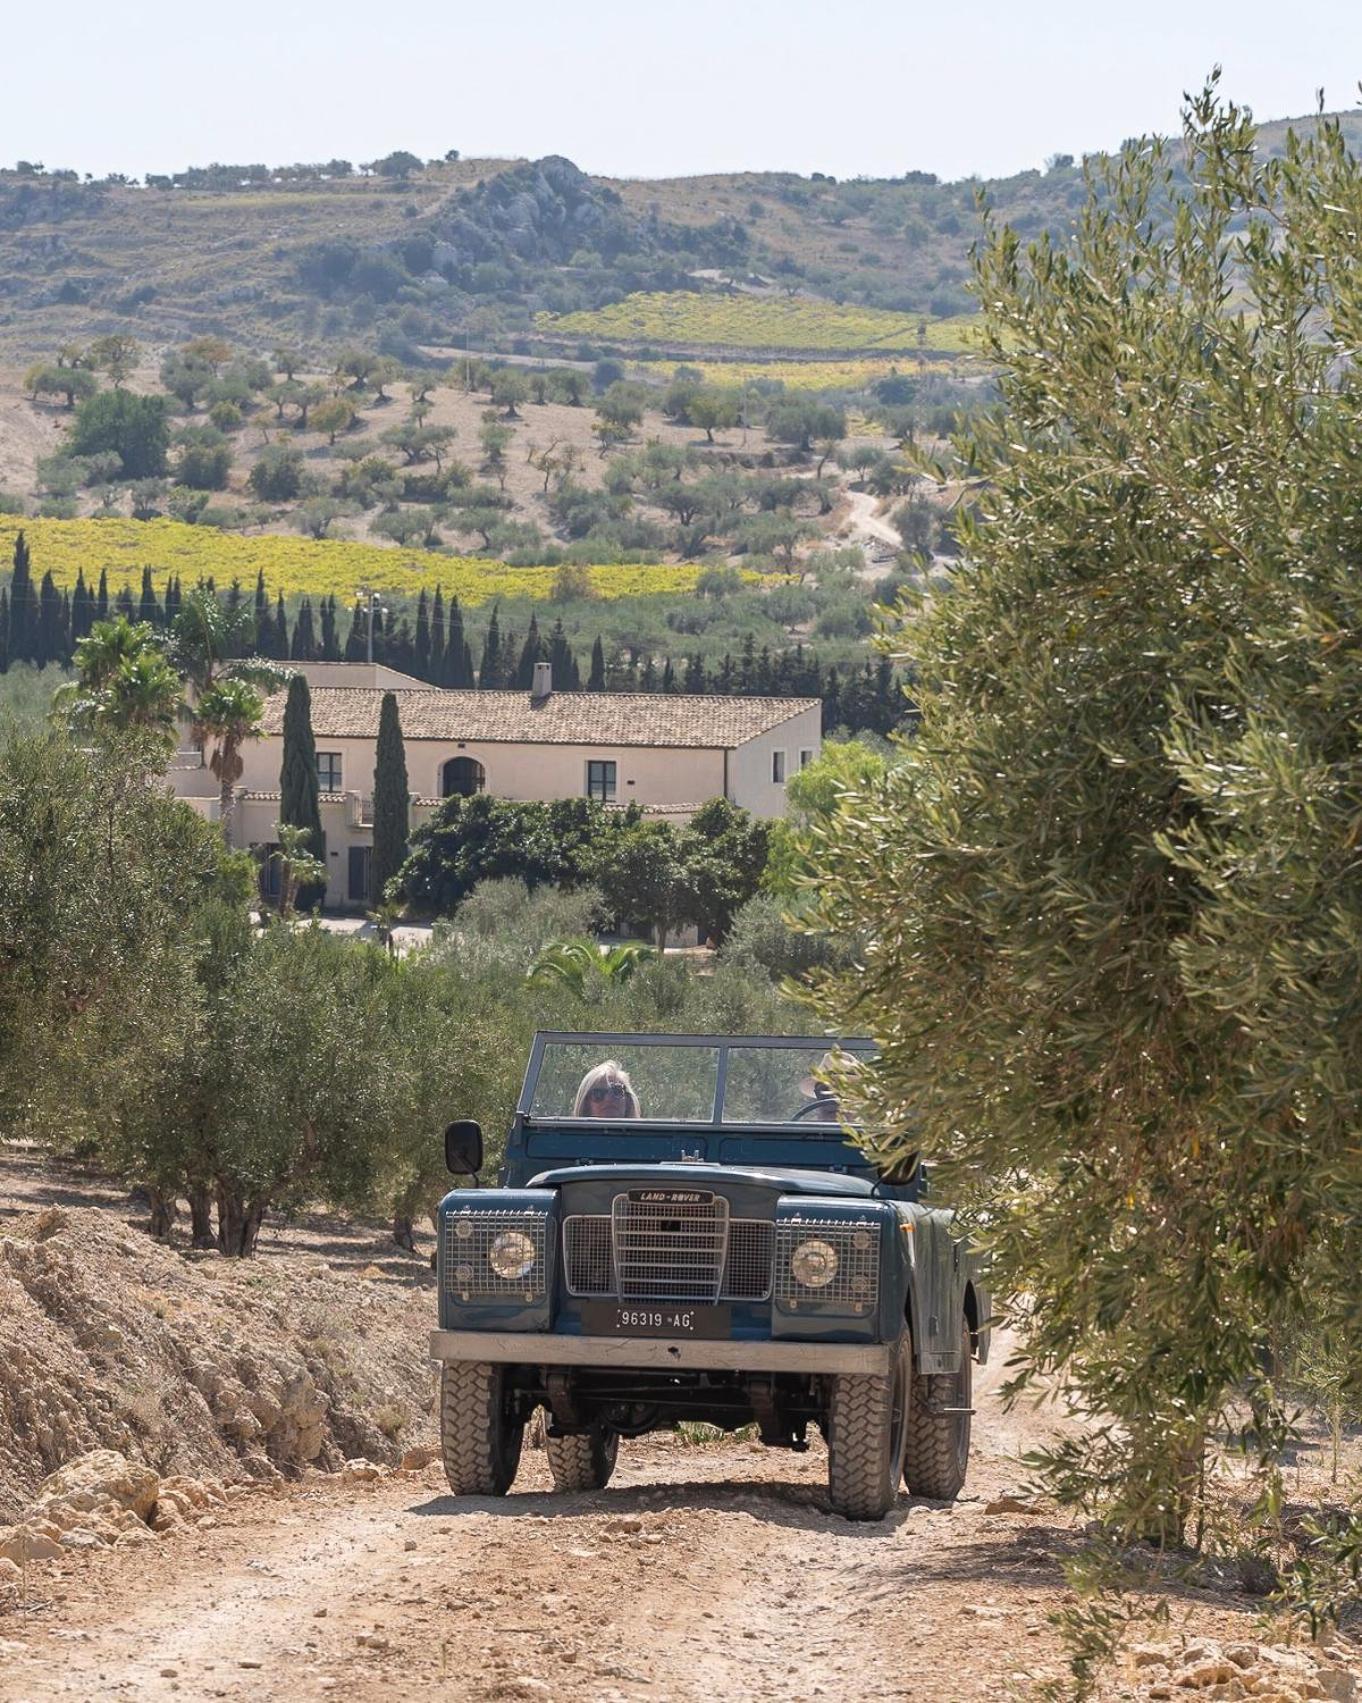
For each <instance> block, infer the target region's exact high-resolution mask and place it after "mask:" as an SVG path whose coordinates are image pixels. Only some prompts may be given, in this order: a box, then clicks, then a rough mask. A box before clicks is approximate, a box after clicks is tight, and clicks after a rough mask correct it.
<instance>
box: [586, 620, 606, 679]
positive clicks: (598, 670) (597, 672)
mask: <svg viewBox="0 0 1362 1703" xmlns="http://www.w3.org/2000/svg"><path fill="white" fill-rule="evenodd" d="M586 689H587V691H588V692H603V691H604V690H605V646H604V645H603V644H602V643H601V635H600V634H599V633H597V634H596V639H595V642H594V643H593V644H592V646H591V672H590V674H588V675H587V677H586Z"/></svg>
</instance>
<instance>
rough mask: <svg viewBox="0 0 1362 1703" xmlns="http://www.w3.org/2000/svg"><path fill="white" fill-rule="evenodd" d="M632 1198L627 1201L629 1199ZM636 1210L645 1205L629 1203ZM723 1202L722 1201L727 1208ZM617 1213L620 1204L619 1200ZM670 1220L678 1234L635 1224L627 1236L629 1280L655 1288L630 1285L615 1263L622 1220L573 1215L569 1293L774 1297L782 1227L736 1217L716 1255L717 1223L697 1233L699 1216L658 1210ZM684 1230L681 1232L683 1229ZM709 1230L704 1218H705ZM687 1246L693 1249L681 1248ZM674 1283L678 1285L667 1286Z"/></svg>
mask: <svg viewBox="0 0 1362 1703" xmlns="http://www.w3.org/2000/svg"><path fill="white" fill-rule="evenodd" d="M622 1198H624V1199H626V1200H627V1197H622ZM630 1204H631V1205H637V1204H638V1203H636V1202H635V1203H630ZM720 1204H723V1203H720ZM617 1208H618V1203H617ZM657 1210H658V1214H659V1216H660V1217H661V1219H662V1221H663V1222H675V1223H676V1224H677V1225H678V1228H677V1229H676V1230H674V1231H671V1232H659V1233H656V1234H654V1233H653V1232H654V1231H655V1230H656V1221H652V1222H649V1221H646V1220H645V1221H643V1222H633V1223H631V1225H630V1228H629V1232H628V1249H629V1252H628V1260H629V1262H631V1263H625V1264H624V1270H625V1276H626V1282H630V1283H634V1284H638V1283H643V1282H646V1283H649V1284H653V1285H656V1287H649V1288H647V1289H643V1288H633V1287H631V1288H624V1287H623V1286H622V1285H621V1284H620V1281H619V1278H618V1275H617V1273H618V1269H619V1267H617V1264H616V1246H617V1243H616V1226H615V1215H614V1214H613V1213H612V1214H610V1215H609V1216H607V1215H606V1214H605V1213H587V1214H582V1215H580V1216H577V1217H574V1218H569V1219H568V1220H567V1222H566V1223H565V1224H564V1225H563V1267H564V1271H565V1273H566V1278H567V1288H568V1293H569V1294H570V1295H578V1296H582V1297H584V1298H590V1297H592V1296H603V1297H606V1298H607V1299H611V1300H625V1301H635V1300H652V1299H656V1300H675V1301H693V1300H714V1299H716V1298H717V1299H718V1300H721V1301H764V1300H765V1299H766V1298H767V1297H768V1296H769V1295H770V1293H771V1256H772V1251H773V1249H774V1247H775V1226H774V1225H773V1224H772V1223H770V1222H769V1221H768V1220H765V1219H759V1218H731V1219H729V1220H728V1221H727V1227H728V1238H727V1247H726V1249H724V1248H720V1249H719V1250H718V1252H717V1254H716V1252H715V1231H714V1220H713V1219H711V1220H710V1221H709V1226H710V1227H709V1228H708V1229H704V1228H703V1227H700V1228H697V1226H696V1221H695V1220H694V1219H690V1220H683V1219H680V1218H672V1219H668V1214H675V1211H676V1209H675V1208H667V1209H665V1211H664V1210H663V1209H661V1208H659V1209H657ZM683 1224H684V1225H685V1228H684V1229H683V1228H679V1226H681V1225H683ZM700 1224H701V1226H703V1224H704V1221H703V1220H701V1221H700ZM683 1242H684V1243H685V1244H686V1246H687V1248H688V1251H686V1252H682V1251H681V1244H682V1243H683ZM716 1258H717V1259H718V1261H719V1263H720V1266H721V1271H722V1277H721V1280H720V1282H719V1290H718V1295H717V1297H716V1296H715V1293H714V1283H715V1278H714V1276H713V1270H714V1262H715V1259H716ZM702 1270H703V1276H704V1280H705V1283H706V1285H707V1287H706V1289H705V1292H704V1293H703V1294H697V1293H696V1292H695V1290H696V1285H697V1279H698V1277H699V1276H700V1275H701V1272H702ZM668 1284H671V1285H672V1286H671V1287H667V1285H668Z"/></svg>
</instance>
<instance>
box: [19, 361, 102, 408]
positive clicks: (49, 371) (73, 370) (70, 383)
mask: <svg viewBox="0 0 1362 1703" xmlns="http://www.w3.org/2000/svg"><path fill="white" fill-rule="evenodd" d="M24 389H25V390H27V391H28V392H29V394H30V395H31V396H32V397H33V400H34V401H35V402H36V401H37V399H38V398H39V397H40V396H64V397H65V398H66V406H67V407H68V408H74V407H75V405H76V404H77V402H83V401H85V399H86V398H87V397H90V396H93V395H94V394H95V392H96V391H97V390H98V389H99V383H98V381H97V380H96V378H95V375H94V374H93V373H92V372H90V371H89V369H88V368H86V367H76V366H60V365H56V366H54V365H46V366H42V365H40V366H36V367H30V368H29V370H28V371H27V372H26V373H25V374H24Z"/></svg>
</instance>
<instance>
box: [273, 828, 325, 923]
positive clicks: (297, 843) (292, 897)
mask: <svg viewBox="0 0 1362 1703" xmlns="http://www.w3.org/2000/svg"><path fill="white" fill-rule="evenodd" d="M274 831H275V833H276V834H278V836H279V847H278V850H277V851H273V852H271V853H270V856H271V857H272V858H273V859H274V861H275V862H276V863H277V864H278V865H279V915H280V916H281V917H284V918H289V917H292V915H293V912H294V909H295V907H296V905H297V901H298V893H299V890H300V889H301V888H303V887H316V886H318V885H322V886H324V885H325V883H326V865H325V864H324V863H323V862H322V860H321V859H320V858H319V857H314V856H313V855H312V853H311V852H310V851H309V850H308V849H307V842H308V840H309V839H311V837H312V830H311V829H310V828H300V827H298V826H297V824H296V823H293V822H276V823H275V826H274Z"/></svg>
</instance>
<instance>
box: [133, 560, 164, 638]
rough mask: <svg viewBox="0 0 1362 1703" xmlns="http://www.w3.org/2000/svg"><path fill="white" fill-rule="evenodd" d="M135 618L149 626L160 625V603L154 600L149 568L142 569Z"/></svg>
mask: <svg viewBox="0 0 1362 1703" xmlns="http://www.w3.org/2000/svg"><path fill="white" fill-rule="evenodd" d="M137 619H138V620H139V621H145V622H146V624H147V625H148V626H149V627H159V626H160V625H161V605H160V604H159V603H158V602H157V601H156V587H155V586H154V585H153V584H152V583H151V569H150V568H143V569H142V595H141V598H140V599H139V600H138V604H137Z"/></svg>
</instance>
